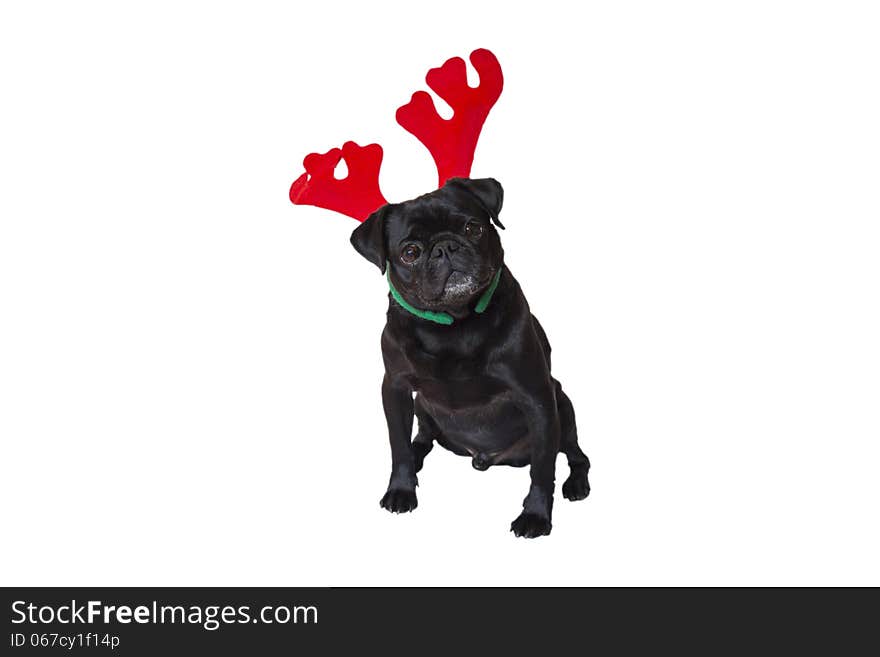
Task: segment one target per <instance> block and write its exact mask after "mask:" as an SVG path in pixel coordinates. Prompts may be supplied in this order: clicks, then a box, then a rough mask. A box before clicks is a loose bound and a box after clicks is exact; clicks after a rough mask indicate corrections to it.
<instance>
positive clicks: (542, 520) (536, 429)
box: [510, 389, 560, 538]
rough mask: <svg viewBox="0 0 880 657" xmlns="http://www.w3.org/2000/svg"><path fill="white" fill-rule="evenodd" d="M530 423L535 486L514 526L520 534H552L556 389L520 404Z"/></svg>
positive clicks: (534, 535) (557, 432)
mask: <svg viewBox="0 0 880 657" xmlns="http://www.w3.org/2000/svg"><path fill="white" fill-rule="evenodd" d="M520 407H521V409H522V411H523V412H524V413H525V415H526V418H527V420H528V425H529V448H530V452H531V467H530V469H529V475H530V476H531V486H530V487H529V494H528V495H527V496H526V498H525V499H524V500H523V511H522V513H521V514H520V515H519V517H518V518H517V519H516V520H514V521H513V522H512V523H511V525H510V530H511V531H512V532H513V533H514V534H515V535H517V536H524V537H526V538H535V537H536V536H545V535H547V534H549V533H550V529H551V527H552V525H551V516H552V513H553V486H554V483H555V480H556V454H557V452H558V451H559V437H560V436H559V414H558V413H557V411H556V403H555V398H554V396H553V391H552V389H550V390H548V391H546V392H544V393H542V394H539V395H537V396H534V395H529V396H527V397H525V398H524V399H523V400H522V401H521V404H520Z"/></svg>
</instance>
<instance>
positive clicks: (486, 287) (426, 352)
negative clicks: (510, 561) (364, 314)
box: [351, 178, 590, 538]
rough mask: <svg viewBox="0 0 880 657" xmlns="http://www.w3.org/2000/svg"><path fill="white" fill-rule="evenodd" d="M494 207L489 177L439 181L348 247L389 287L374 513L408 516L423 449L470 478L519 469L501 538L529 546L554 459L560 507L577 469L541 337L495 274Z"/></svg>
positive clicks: (566, 415) (516, 292)
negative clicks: (387, 449)
mask: <svg viewBox="0 0 880 657" xmlns="http://www.w3.org/2000/svg"><path fill="white" fill-rule="evenodd" d="M503 200H504V190H503V189H502V187H501V185H500V184H499V183H498V181H496V180H494V179H492V178H483V179H470V178H452V179H450V180H448V181H447V182H446V183H445V184H444V185H443V187H441V188H440V189H438V190H436V191H433V192H431V193H429V194H425V195H423V196H419V197H418V198H415V199H413V200H410V201H406V202H403V203H389V204H388V205H385V206H383V207H381V208H380V209H378V210H377V211H375V212H374V213H372V214H371V215H370V216H369V217H368V218H367V219H366V220H365V221H364V222H363V223H362V224H361V225H360V226H358V227H357V228H356V229H355V230H354V232H353V233H352V235H351V243H352V246H354V248H355V250H357V252H358V253H359V254H361V255H362V256H363V257H364V258H366V259H367V260H369V261H370V262H372V263H373V264H374V265H376V266H377V267H378V268H379V270H380V271H381V272H382V273H383V274H385V276H386V277H387V280H388V285H389V295H388V298H389V304H388V314H387V323H386V325H385V329H384V331H383V333H382V357H383V360H384V363H385V377H384V379H383V381H382V405H383V407H384V410H385V419H386V421H387V423H388V435H389V439H390V443H391V478H390V481H389V483H388V490H387V492H386V493H385V495H384V496H383V497H382V500H381V502H380V504H381V506H382V507H383V508H385V509H387V510H388V511H391V512H392V513H405V512H408V511H412V510H413V509H415V508H416V506H417V505H418V500H417V498H416V485H417V479H416V474H417V473H418V472H419V471H420V470H421V468H422V465H423V463H424V459H425V456H426V455H427V454H428V453H429V452H430V451H431V449H432V448H433V446H434V443H435V442H436V443H438V444H440V445H441V446H442V447H445V448H446V449H448V450H450V451H452V452H454V453H455V454H459V455H461V456H468V457H470V458H471V462H472V465H473V467H474V468H476V469H477V470H486V469H487V468H488V467H489V466H492V465H511V466H520V467H521V466H525V465H528V466H529V474H530V478H531V485H530V487H529V492H528V495H527V496H526V498H525V500H524V501H523V510H522V513H520V515H519V516H518V517H517V518H516V519H515V520H514V521H513V522H512V523H511V531H512V532H513V533H514V534H515V535H516V536H524V537H527V538H534V537H537V536H543V535H547V534H549V533H550V530H551V527H552V523H551V518H552V511H553V491H554V481H555V475H556V455H557V454H558V453H559V452H562V453H563V454H565V456H566V458H567V459H568V465H569V468H570V475H569V477H568V479H567V480H566V481H565V483H564V484H563V486H562V494H563V496H565V497H566V498H567V499H569V500H582V499H584V498H586V497H587V495H588V494H589V492H590V484H589V480H588V472H589V469H590V461H589V459H588V458H587V456H586V455H585V454H584V453H583V451H581V448H580V447H579V446H578V439H577V428H576V425H575V415H574V408H573V407H572V403H571V401H570V400H569V398H568V396H567V395H566V394H565V392H563V390H562V386H561V385H560V383H559V381H557V380H556V379H554V378H553V376H552V374H551V373H550V343H549V342H548V340H547V335H546V334H545V333H544V329H543V328H542V327H541V324H540V323H539V322H538V320H537V319H536V318H535V316H534V315H532V313H531V311H530V310H529V304H528V302H527V301H526V298H525V296H524V295H523V292H522V290H521V289H520V286H519V283H517V281H516V279H515V278H514V277H513V274H511V273H510V270H509V269H508V268H507V267H506V265H505V264H504V250H503V249H502V248H501V240H500V236H499V234H498V231H497V230H496V226H497V227H498V228H501V229H503V228H504V226H503V224H502V223H501V221H500V220H499V213H500V212H501V206H502V203H503ZM414 416H415V418H416V419H417V420H418V432H417V434H416V436H415V438H412V427H413V417H414Z"/></svg>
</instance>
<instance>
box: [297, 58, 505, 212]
mask: <svg viewBox="0 0 880 657" xmlns="http://www.w3.org/2000/svg"><path fill="white" fill-rule="evenodd" d="M470 60H471V64H473V65H474V68H475V69H476V71H477V73H478V74H479V76H480V85H479V86H478V87H470V86H468V83H467V70H466V68H465V63H464V60H463V59H462V58H461V57H453V58H452V59H449V60H447V61H446V63H445V64H443V66H441V67H440V68H432V69H431V70H430V71H428V75H427V76H425V82H427V83H428V86H429V87H430V88H431V89H432V90H433V91H434V92H435V93H436V94H437V95H438V96H440V98H442V99H443V100H444V101H446V102H447V103H448V104H449V106H450V107H451V108H452V111H453V115H452V118H450V119H444V118H443V117H442V116H440V115H439V114H438V113H437V110H436V109H435V107H434V101H433V100H432V99H431V96H430V94H428V93H427V92H426V91H417V92H415V93H414V94H413V95H412V99H411V100H410V101H409V102H408V103H407V104H406V105H404V106H403V107H401V108H399V109H398V110H397V122H398V123H399V124H400V125H401V126H402V127H403V128H404V129H405V130H406V131H407V132H410V133H412V134H413V135H415V137H416V139H418V140H419V141H420V142H422V143H423V144H424V145H425V146H426V147H427V149H428V150H429V151H430V153H431V157H433V158H434V163H435V164H436V165H437V176H438V187H442V186H443V183H445V182H446V181H447V180H448V179H449V178H455V177H465V178H466V177H468V176H469V175H470V172H471V165H472V164H473V161H474V151H475V150H476V148H477V141H478V140H479V138H480V131H481V130H482V128H483V123H484V122H485V121H486V117H487V116H488V115H489V110H491V109H492V106H493V105H494V104H495V101H497V100H498V97H499V96H500V95H501V89H502V87H503V86H504V77H503V76H502V75H501V65H500V64H499V63H498V60H497V59H496V57H495V55H493V54H492V53H491V52H489V51H488V50H485V49H480V50H474V51H473V52H472V53H471V56H470ZM340 160H345V164H346V166H347V167H348V176H346V177H345V178H343V179H341V180H337V179H336V178H335V177H334V176H333V170H334V169H335V168H336V165H337V164H339V161H340ZM381 166H382V147H381V146H379V144H369V145H367V146H358V145H357V144H356V143H354V142H353V141H348V142H345V143H344V144H343V145H342V148H341V149H340V148H333V149H331V150H329V151H327V152H326V153H324V154H320V153H310V154H309V155H307V156H306V157H305V159H304V160H303V167H304V168H305V170H306V172H305V173H304V174H302V175H301V176H300V177H299V178H297V179H296V180H295V181H294V182H293V184H292V185H291V186H290V200H291V202H292V203H294V204H296V205H314V206H317V207H319V208H325V209H327V210H334V211H336V212H340V213H342V214H345V215H348V216H349V217H353V218H354V219H357V220H358V221H364V220H365V219H366V218H367V217H369V216H370V214H372V213H373V212H374V211H375V210H377V209H378V208H380V207H382V206H383V205H385V204H386V203H387V202H388V201H387V200H386V199H385V197H384V196H383V195H382V192H381V190H380V189H379V168H380V167H381Z"/></svg>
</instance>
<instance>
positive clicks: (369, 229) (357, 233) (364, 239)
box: [351, 203, 392, 274]
mask: <svg viewBox="0 0 880 657" xmlns="http://www.w3.org/2000/svg"><path fill="white" fill-rule="evenodd" d="M391 207H392V206H391V204H390V203H389V204H388V205H383V206H382V207H381V208H379V209H378V210H376V211H375V212H374V213H373V214H371V215H370V216H369V217H367V218H366V220H365V221H364V222H363V223H361V225H360V226H358V227H357V228H355V229H354V231H353V232H352V233H351V245H352V246H353V247H354V248H355V251H357V252H358V253H360V254H361V255H362V256H364V257H365V258H366V259H367V260H369V261H370V262H372V263H373V264H374V265H376V266H377V267H378V268H379V271H381V272H382V273H383V274H384V273H385V262H386V261H387V259H388V256H387V254H386V252H385V221H386V220H387V217H388V214H389V213H390V212H391Z"/></svg>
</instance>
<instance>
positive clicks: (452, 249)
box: [351, 178, 504, 316]
mask: <svg viewBox="0 0 880 657" xmlns="http://www.w3.org/2000/svg"><path fill="white" fill-rule="evenodd" d="M503 199H504V190H503V189H502V188H501V185H500V184H499V183H498V181H496V180H493V179H492V178H482V179H479V180H474V179H470V178H452V179H450V180H448V181H447V182H446V184H445V185H443V187H441V188H440V189H438V190H436V191H434V192H431V193H430V194H425V195H424V196H419V197H418V198H416V199H413V200H411V201H406V202H404V203H391V204H388V205H386V206H383V207H382V208H380V209H378V210H376V212H374V213H373V214H371V215H370V216H369V217H368V218H367V220H366V221H364V222H363V223H362V224H361V225H360V226H358V227H357V228H356V229H355V230H354V232H353V233H352V234H351V243H352V245H353V246H354V248H355V249H356V250H357V252H358V253H360V254H361V255H362V256H364V257H365V258H366V259H367V260H369V261H370V262H372V263H373V264H374V265H376V266H377V267H378V268H379V269H380V270H381V271H382V273H385V269H386V266H390V272H389V276H390V278H391V282H392V283H393V285H394V287H395V288H397V290H398V291H399V292H400V294H401V295H402V296H403V298H404V299H405V300H406V301H407V302H409V303H410V304H412V305H413V306H415V307H417V308H421V309H424V310H432V311H445V312H449V313H451V314H452V315H453V316H462V315H463V314H466V313H467V312H468V311H469V308H470V307H471V306H472V304H473V303H475V302H476V301H477V299H478V298H479V297H480V295H481V293H482V292H483V291H485V290H486V288H487V287H488V286H489V285H490V284H491V282H492V278H493V277H494V276H495V274H496V273H497V272H498V270H499V269H500V268H501V266H502V264H503V261H504V251H503V250H502V248H501V240H500V239H499V237H498V232H497V231H496V230H495V226H498V227H499V228H504V226H503V225H502V224H501V222H500V221H499V220H498V213H499V212H501V204H502V201H503ZM493 224H495V226H493Z"/></svg>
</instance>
